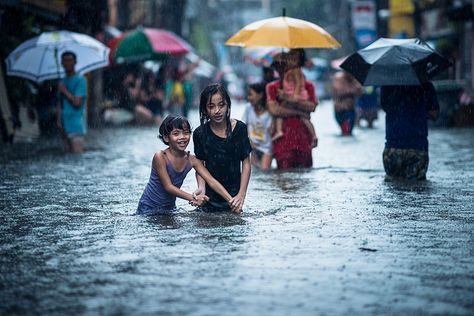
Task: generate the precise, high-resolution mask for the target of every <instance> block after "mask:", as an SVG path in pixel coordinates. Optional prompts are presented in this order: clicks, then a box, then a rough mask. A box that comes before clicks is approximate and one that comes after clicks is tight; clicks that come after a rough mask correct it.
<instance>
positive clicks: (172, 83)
mask: <svg viewBox="0 0 474 316" xmlns="http://www.w3.org/2000/svg"><path fill="white" fill-rule="evenodd" d="M183 76H184V73H183V72H181V71H180V70H179V68H178V67H174V69H173V72H172V77H171V78H170V79H169V80H168V81H167V82H166V86H165V104H166V109H167V111H168V112H169V113H170V114H175V115H181V116H184V105H185V101H186V99H185V94H184V84H183V80H184V77H183Z"/></svg>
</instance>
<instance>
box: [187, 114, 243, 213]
mask: <svg viewBox="0 0 474 316" xmlns="http://www.w3.org/2000/svg"><path fill="white" fill-rule="evenodd" d="M193 141H194V153H195V155H196V157H197V158H198V159H200V160H203V161H204V162H205V165H206V168H207V169H208V170H209V172H210V173H211V175H212V176H213V177H214V178H215V179H216V180H217V181H219V182H220V184H222V185H223V186H224V187H225V188H226V190H227V191H228V192H229V194H230V195H232V196H235V195H236V194H237V193H239V188H240V174H241V161H243V160H244V159H245V158H247V157H248V155H249V154H250V152H251V151H252V147H251V146H250V141H249V137H248V133H247V125H245V123H243V122H241V121H239V120H237V124H236V125H235V128H234V130H233V131H232V133H231V136H230V137H229V139H226V138H221V137H219V136H217V135H216V134H214V132H213V131H212V130H211V127H210V126H209V124H207V123H206V124H204V125H201V126H199V127H198V128H196V130H195V131H194V135H193ZM206 195H207V196H208V197H209V202H207V203H206V208H209V207H210V208H214V209H229V207H228V205H227V202H226V201H225V200H224V199H223V198H222V197H221V196H220V195H219V194H217V193H216V192H215V191H214V190H212V189H211V188H210V187H209V186H208V185H207V184H206Z"/></svg>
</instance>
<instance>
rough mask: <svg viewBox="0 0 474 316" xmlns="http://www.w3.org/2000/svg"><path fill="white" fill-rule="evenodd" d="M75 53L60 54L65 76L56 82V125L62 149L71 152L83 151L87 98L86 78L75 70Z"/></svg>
mask: <svg viewBox="0 0 474 316" xmlns="http://www.w3.org/2000/svg"><path fill="white" fill-rule="evenodd" d="M76 62H77V57H76V54H75V53H73V52H72V51H65V52H63V53H62V54H61V65H62V67H63V68H64V71H65V73H66V77H65V78H62V79H61V80H60V81H59V83H58V93H59V101H58V105H57V125H58V128H59V130H60V131H61V136H62V138H63V144H64V150H65V151H66V152H72V153H82V152H83V151H84V136H85V134H86V132H87V127H86V107H85V100H86V98H87V84H86V78H85V77H84V76H83V75H79V74H77V73H76V71H75V65H76Z"/></svg>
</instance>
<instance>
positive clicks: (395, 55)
mask: <svg viewBox="0 0 474 316" xmlns="http://www.w3.org/2000/svg"><path fill="white" fill-rule="evenodd" d="M450 64H451V63H450V62H449V61H448V60H447V59H446V58H444V57H443V56H441V55H440V54H438V53H437V52H435V51H434V50H433V49H432V48H431V47H430V46H428V44H426V43H424V42H422V41H421V40H419V39H416V38H412V39H390V38H380V39H378V40H377V41H375V42H374V43H372V44H371V45H369V46H367V47H366V48H364V49H361V50H359V51H357V52H356V53H354V54H352V55H350V56H349V57H348V58H347V59H346V60H345V61H344V62H343V63H342V64H341V66H340V67H341V68H342V69H344V70H346V71H347V72H349V73H351V74H352V75H353V76H354V77H355V78H356V79H357V80H358V81H359V82H360V83H361V84H363V85H375V86H384V85H419V84H421V83H423V82H425V81H428V80H429V79H431V78H433V77H434V76H436V75H437V74H439V73H440V72H441V71H443V70H444V69H446V68H447V67H449V66H450Z"/></svg>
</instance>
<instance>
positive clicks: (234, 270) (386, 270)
mask: <svg viewBox="0 0 474 316" xmlns="http://www.w3.org/2000/svg"><path fill="white" fill-rule="evenodd" d="M233 113H234V115H233V116H234V117H237V118H238V117H239V116H240V114H241V113H242V107H241V106H239V105H235V106H234V109H233ZM191 121H192V123H193V125H194V127H197V124H198V119H197V114H196V113H193V117H192V120H191ZM313 121H314V122H315V124H316V128H317V131H318V134H319V138H320V145H319V147H318V148H317V149H315V150H314V152H313V154H314V168H312V169H310V170H295V171H291V172H285V173H282V172H278V171H271V172H268V173H262V172H260V171H258V170H256V169H254V170H253V173H252V178H251V182H250V186H249V191H248V194H247V198H246V204H245V212H244V213H243V215H240V216H239V215H235V214H228V213H223V214H208V213H199V212H195V211H193V209H192V208H191V207H190V206H189V205H187V204H186V203H185V202H183V201H179V202H178V206H179V207H180V209H179V211H178V212H177V213H176V214H174V215H172V216H154V217H142V216H134V215H133V213H134V211H135V208H136V205H137V202H138V199H139V197H140V195H141V193H142V190H143V188H144V186H145V184H146V181H147V180H148V176H149V170H150V163H151V158H152V156H153V153H154V152H155V151H156V150H158V149H160V148H164V145H163V144H161V143H160V142H159V140H158V139H157V138H156V133H157V130H156V129H153V128H134V127H126V128H109V129H103V130H92V131H91V132H90V134H89V137H88V148H89V150H88V151H87V152H86V153H84V154H83V155H79V156H71V155H66V156H64V155H62V154H61V153H60V151H59V150H58V147H57V146H58V143H57V140H55V139H53V140H42V141H40V142H39V144H35V145H16V146H15V147H14V149H13V150H11V149H6V148H2V149H1V150H0V154H1V157H0V159H1V161H2V170H1V176H2V181H1V183H0V194H1V200H0V208H1V209H2V217H1V225H0V242H1V243H0V280H1V282H0V314H5V315H15V314H44V315H63V314H73V315H74V314H90V315H96V314H106V315H110V314H113V315H117V314H118V315H120V314H123V315H138V314H140V315H143V314H156V315H157V314H160V315H318V314H322V315H334V314H358V315H366V314H374V315H375V314H377V315H380V314H397V315H403V314H457V315H469V314H472V313H473V311H474V274H473V271H474V219H473V215H474V214H473V209H474V205H473V204H474V203H473V196H474V194H473V193H474V184H473V178H474V177H473V175H474V162H473V161H474V160H473V157H474V137H473V136H474V130H473V129H434V130H431V131H430V159H431V161H430V167H429V171H428V178H429V180H428V181H426V182H422V183H411V182H389V181H386V180H385V178H384V172H383V165H382V159H381V155H382V150H383V143H384V127H383V122H380V121H379V122H378V123H379V124H378V126H377V128H376V129H373V130H368V129H357V130H356V131H355V136H354V137H350V138H343V137H340V136H339V135H338V129H337V126H336V125H335V122H334V119H333V117H332V108H331V104H329V103H326V104H322V105H321V106H320V107H319V108H318V110H317V113H316V114H315V115H313ZM190 149H191V150H192V144H191V145H190ZM194 186H195V180H194V174H193V173H190V175H189V176H188V178H187V179H186V180H185V183H184V186H183V189H185V190H188V191H192V190H194Z"/></svg>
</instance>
